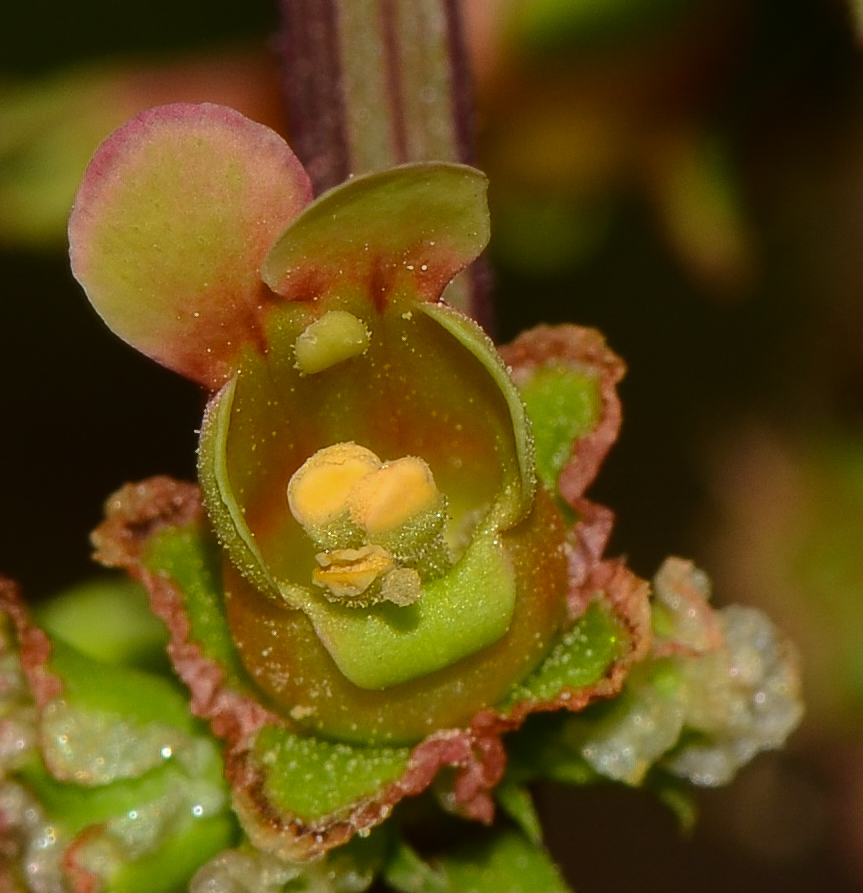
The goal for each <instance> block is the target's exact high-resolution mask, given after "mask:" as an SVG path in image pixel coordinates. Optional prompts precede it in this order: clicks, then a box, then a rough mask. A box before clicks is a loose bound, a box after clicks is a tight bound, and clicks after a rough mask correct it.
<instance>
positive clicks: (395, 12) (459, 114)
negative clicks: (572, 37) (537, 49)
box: [279, 0, 488, 319]
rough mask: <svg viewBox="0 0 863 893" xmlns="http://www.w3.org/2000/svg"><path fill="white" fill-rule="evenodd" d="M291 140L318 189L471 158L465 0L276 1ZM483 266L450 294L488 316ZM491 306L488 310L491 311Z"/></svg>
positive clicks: (453, 301) (452, 299) (453, 300)
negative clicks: (407, 166)
mask: <svg viewBox="0 0 863 893" xmlns="http://www.w3.org/2000/svg"><path fill="white" fill-rule="evenodd" d="M279 5H280V9H281V17H282V30H281V34H280V35H279V51H280V55H281V61H282V72H283V84H282V86H283V91H284V95H285V99H286V102H287V107H288V129H289V132H290V135H291V145H292V147H293V148H294V151H295V152H296V153H297V155H298V156H299V158H300V160H301V161H302V162H303V164H304V165H305V167H306V169H307V170H308V171H309V175H310V176H311V178H312V182H313V183H314V185H315V190H316V191H317V192H319V193H320V192H322V191H324V190H325V189H329V188H331V187H332V186H336V185H337V184H339V183H341V182H343V181H344V180H345V179H347V177H348V176H349V175H351V174H362V173H367V172H369V171H375V170H381V169H383V168H388V167H392V166H394V165H397V164H404V163H406V162H412V161H458V162H462V163H470V162H471V161H472V160H473V144H474V139H473V137H474V134H473V114H472V108H473V104H472V91H471V86H470V77H469V72H468V64H467V53H466V49H465V44H464V35H463V30H462V23H461V15H460V11H459V4H458V0H279ZM485 278H486V277H485V276H484V275H483V270H482V269H481V268H480V269H477V267H476V266H475V267H474V268H473V269H472V270H471V273H470V275H469V276H466V277H465V276H462V277H459V278H458V279H457V280H456V281H455V282H453V283H452V285H450V287H449V289H448V290H447V294H446V298H447V301H448V302H449V303H450V304H453V305H454V306H457V307H459V308H460V309H462V310H464V311H465V312H468V313H470V314H471V315H473V316H475V317H477V318H480V319H482V318H485V317H487V315H488V314H487V307H486V305H485V302H484V301H483V295H484V293H485V288H483V287H482V285H483V283H484V279H485ZM484 311H485V312H484Z"/></svg>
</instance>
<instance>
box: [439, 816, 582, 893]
mask: <svg viewBox="0 0 863 893" xmlns="http://www.w3.org/2000/svg"><path fill="white" fill-rule="evenodd" d="M438 861H439V863H440V867H441V869H442V870H443V873H444V875H445V877H446V878H447V880H448V881H449V889H450V890H452V891H453V893H467V891H471V893H535V891H539V890H541V891H542V893H569V890H570V888H569V887H568V886H567V885H566V883H564V880H563V878H562V877H561V875H560V871H559V870H558V868H557V866H556V865H555V864H554V862H552V860H551V858H550V857H549V855H548V853H547V852H546V850H545V849H544V848H543V847H540V846H536V845H535V844H533V843H531V842H530V841H529V840H528V839H527V838H526V837H524V836H523V835H521V834H519V833H518V832H517V831H502V832H498V833H492V834H489V835H488V836H487V837H485V838H484V839H480V841H479V842H478V843H471V844H468V845H465V846H464V847H460V848H459V849H457V850H455V851H452V852H450V853H447V854H445V855H444V856H442V857H441V858H440V859H439V860H438Z"/></svg>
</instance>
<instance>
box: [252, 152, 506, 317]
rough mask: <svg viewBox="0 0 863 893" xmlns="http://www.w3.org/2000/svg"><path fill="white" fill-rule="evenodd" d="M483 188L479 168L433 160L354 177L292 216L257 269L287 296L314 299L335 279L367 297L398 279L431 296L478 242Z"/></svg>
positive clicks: (378, 295) (483, 228)
mask: <svg viewBox="0 0 863 893" xmlns="http://www.w3.org/2000/svg"><path fill="white" fill-rule="evenodd" d="M486 187H487V182H486V178H485V176H484V175H483V174H482V173H481V172H480V171H478V170H476V169H474V168H470V167H465V166H464V165H457V164H444V163H441V162H429V163H423V164H411V165H404V166H403V167H397V168H393V169H391V170H387V171H382V172H380V173H374V174H368V175H365V176H361V177H355V178H353V179H351V180H348V181H347V182H346V183H343V184H342V185H341V186H336V187H335V188H334V189H331V190H329V192H325V193H324V194H323V195H322V196H321V197H320V198H318V199H317V200H316V201H315V202H314V203H313V204H311V205H310V206H309V207H308V208H307V209H306V210H305V211H304V212H303V213H302V214H301V215H300V217H299V218H298V219H297V220H296V222H295V223H294V224H293V225H292V226H291V227H290V228H289V229H287V230H286V231H285V233H284V235H283V236H282V237H281V238H280V239H279V241H278V242H277V243H276V244H275V245H274V246H273V249H272V251H270V253H269V254H268V255H267V257H266V258H265V259H264V262H263V266H262V268H261V275H262V276H263V278H264V281H265V282H266V283H267V284H268V285H269V286H270V288H272V289H273V291H275V292H277V293H278V294H280V295H284V296H285V297H288V298H290V299H293V300H308V299H310V298H312V297H319V296H320V295H321V294H325V293H327V292H330V291H333V290H335V289H337V288H338V284H339V283H340V282H344V281H345V280H347V281H350V282H352V283H353V284H354V285H362V286H364V287H365V288H367V290H368V291H369V294H370V297H372V298H373V299H374V300H379V299H386V297H387V293H388V292H389V291H391V290H392V288H393V286H394V285H395V284H396V283H400V282H406V281H409V282H412V283H413V286H414V289H415V290H416V291H417V292H418V293H419V294H420V295H422V296H423V297H424V298H426V299H428V300H436V299H437V298H438V297H439V296H440V294H441V292H442V291H443V290H444V287H445V286H446V285H447V283H448V282H449V281H450V280H451V279H452V278H453V277H454V276H455V275H456V273H458V272H459V271H460V270H462V269H464V267H466V266H467V265H468V264H469V263H470V262H471V261H472V260H474V259H475V258H476V257H477V256H478V255H479V253H480V252H481V251H482V250H483V248H484V247H485V245H486V243H487V242H488V237H489V223H488V210H487V207H486V203H485V192H486Z"/></svg>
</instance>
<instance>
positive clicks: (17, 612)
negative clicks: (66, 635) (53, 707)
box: [0, 577, 62, 709]
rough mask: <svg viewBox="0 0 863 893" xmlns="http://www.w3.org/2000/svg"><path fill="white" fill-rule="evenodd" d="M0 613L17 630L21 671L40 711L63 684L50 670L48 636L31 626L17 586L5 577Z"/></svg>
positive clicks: (1, 580)
mask: <svg viewBox="0 0 863 893" xmlns="http://www.w3.org/2000/svg"><path fill="white" fill-rule="evenodd" d="M0 612H3V613H5V614H6V615H7V616H8V617H9V618H10V620H11V621H12V625H13V626H14V627H15V635H16V637H17V639H18V645H19V647H20V649H21V651H20V657H21V667H22V668H23V670H24V673H25V675H26V677H27V682H28V684H29V686H30V691H31V693H32V694H33V698H34V700H35V701H36V705H37V707H39V708H40V709H41V708H42V707H44V706H45V704H47V703H48V702H49V701H51V700H52V699H54V698H56V697H58V696H59V695H60V693H61V691H62V683H61V682H60V680H59V679H58V678H57V677H56V676H55V675H54V674H53V673H52V672H51V671H50V670H49V669H48V658H49V656H50V653H51V643H50V642H49V641H48V637H47V636H46V635H45V633H44V632H43V631H42V630H41V629H39V628H38V627H37V626H34V625H33V624H32V623H31V622H30V617H29V615H28V612H27V609H26V608H25V606H24V601H23V599H22V597H21V592H20V589H19V587H18V585H17V584H16V583H14V582H12V580H8V579H6V578H4V577H0Z"/></svg>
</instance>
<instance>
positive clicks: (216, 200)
mask: <svg viewBox="0 0 863 893" xmlns="http://www.w3.org/2000/svg"><path fill="white" fill-rule="evenodd" d="M310 200H311V185H310V182H309V179H308V176H307V175H306V172H305V170H304V169H303V168H302V166H301V165H300V163H299V161H298V160H297V159H296V157H295V156H294V154H293V153H292V152H291V150H290V148H288V146H287V144H286V143H285V142H284V141H283V140H282V139H281V137H279V136H278V135H277V134H276V133H274V132H273V131H271V130H269V129H268V128H266V127H263V126H262V125H260V124H256V123H254V122H253V121H250V120H249V119H247V118H245V117H243V116H242V115H241V114H239V113H238V112H235V111H233V110H232V109H228V108H224V107H222V106H217V105H212V104H206V103H205V104H201V105H192V104H176V105H166V106H160V107H158V108H155V109H151V110H149V111H146V112H143V113H142V114H140V115H138V116H137V117H135V118H133V119H132V121H130V122H129V123H128V124H127V125H126V126H125V127H123V128H121V129H120V130H118V131H117V132H116V133H114V134H113V135H112V136H111V137H109V138H108V139H107V140H106V141H105V142H104V143H103V144H102V145H101V147H100V148H99V149H98V150H97V152H96V154H95V156H94V158H93V160H92V162H91V163H90V166H89V168H88V169H87V172H86V174H85V176H84V180H83V183H82V184H81V188H80V190H79V192H78V197H77V199H76V202H75V207H74V209H73V211H72V216H71V219H70V221H69V241H70V245H71V259H72V270H73V272H74V274H75V276H76V278H77V279H78V281H79V282H80V283H81V284H82V285H83V286H84V288H85V290H86V292H87V294H88V296H89V298H90V300H91V302H92V303H93V306H94V307H95V308H96V310H97V311H98V312H99V314H100V315H101V316H102V317H103V319H104V320H105V322H106V323H107V324H108V325H109V326H110V327H111V328H112V329H113V330H114V331H115V332H116V333H117V334H118V335H119V336H120V337H121V338H123V339H124V340H126V341H128V342H129V343H130V344H132V345H133V346H134V347H136V348H138V350H140V351H142V352H143V353H145V354H147V355H148V356H150V357H152V358H153V359H154V360H156V361H157V362H159V363H162V364H163V365H165V366H167V367H169V368H171V369H174V370H175V371H177V372H180V373H182V374H183V375H186V376H188V377H189V378H192V379H194V380H196V381H198V382H200V383H201V384H203V385H205V386H206V387H208V388H215V387H217V386H218V385H220V384H221V383H222V382H223V381H224V380H225V379H226V378H227V377H228V376H229V375H230V374H231V373H232V372H233V370H234V367H235V364H236V361H237V358H238V356H239V353H240V351H241V350H242V348H243V346H244V345H245V344H248V343H252V344H257V345H260V344H261V343H262V337H263V336H262V328H263V326H262V322H263V316H264V315H265V314H266V311H267V309H268V306H269V305H270V303H271V302H272V301H273V300H274V299H275V296H274V295H273V294H272V293H271V292H270V291H269V290H268V289H267V287H266V286H265V285H264V284H263V283H262V282H261V279H260V274H259V270H260V265H261V261H262V259H263V257H264V255H265V254H266V253H267V252H268V250H269V248H270V246H271V245H272V244H273V243H274V242H275V240H276V239H277V237H278V236H279V234H280V233H281V232H282V231H283V230H284V229H285V227H286V226H287V225H288V224H289V223H290V222H291V220H293V219H294V217H296V216H297V214H298V213H299V212H300V210H301V209H302V208H303V207H304V206H305V205H306V204H307V203H308V202H309V201H310Z"/></svg>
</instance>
